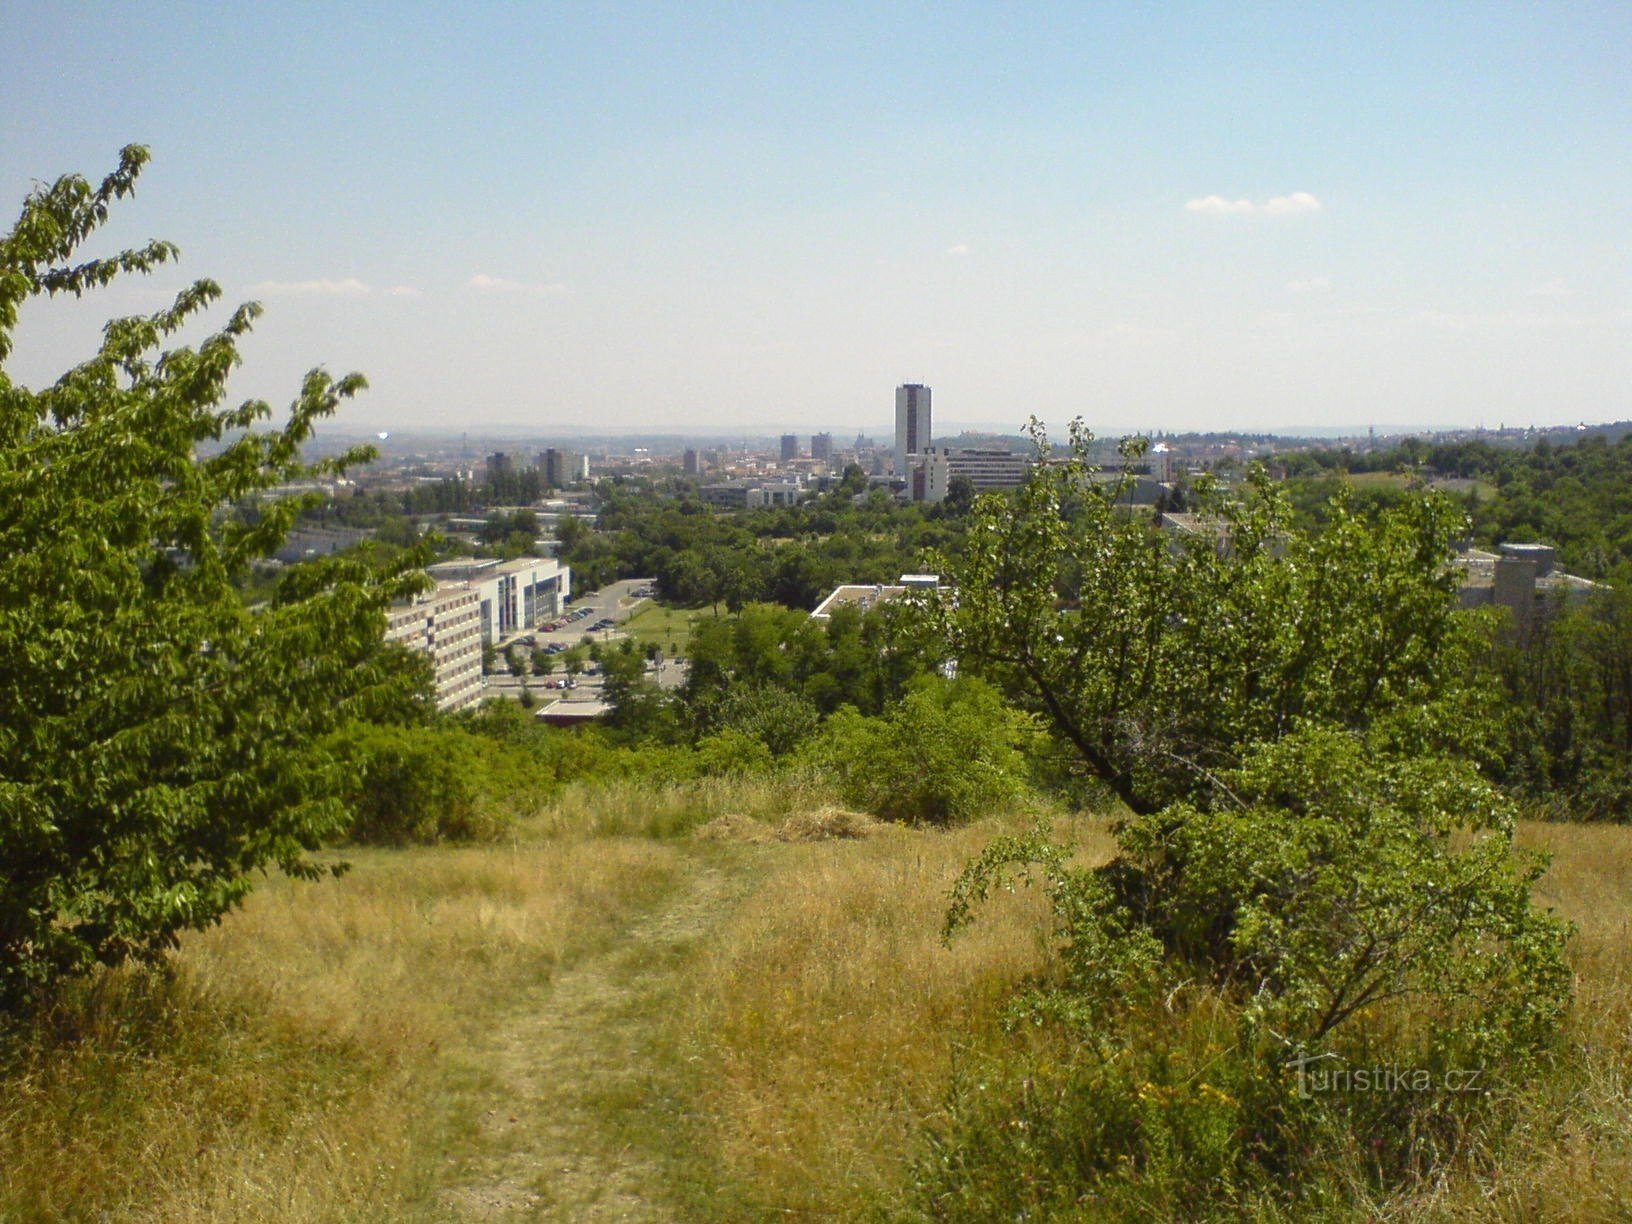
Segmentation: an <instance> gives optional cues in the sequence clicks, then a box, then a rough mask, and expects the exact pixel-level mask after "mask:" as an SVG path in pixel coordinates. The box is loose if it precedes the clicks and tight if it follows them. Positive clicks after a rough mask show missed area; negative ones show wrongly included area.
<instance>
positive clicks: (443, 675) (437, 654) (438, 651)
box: [385, 586, 482, 710]
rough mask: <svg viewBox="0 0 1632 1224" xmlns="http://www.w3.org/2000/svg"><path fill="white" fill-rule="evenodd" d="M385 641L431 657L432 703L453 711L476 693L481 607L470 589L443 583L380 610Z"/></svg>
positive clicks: (479, 675)
mask: <svg viewBox="0 0 1632 1224" xmlns="http://www.w3.org/2000/svg"><path fill="white" fill-rule="evenodd" d="M385 640H386V641H388V642H401V643H402V644H403V645H404V646H407V647H408V648H409V649H410V650H422V651H424V652H425V653H426V654H428V655H430V657H431V671H432V674H433V676H434V677H435V683H436V708H437V709H439V710H457V709H461V708H462V707H464V706H467V705H470V704H471V703H472V702H475V701H480V700H481V697H482V628H481V609H480V606H479V603H478V600H477V596H476V592H475V591H474V590H470V589H467V588H465V587H462V586H443V587H438V588H437V589H436V590H435V591H433V592H431V594H429V595H427V596H423V597H421V598H420V599H419V600H417V601H415V602H414V603H412V604H409V605H407V606H406V607H401V608H392V609H391V610H390V611H389V612H388V613H387V614H386V628H385Z"/></svg>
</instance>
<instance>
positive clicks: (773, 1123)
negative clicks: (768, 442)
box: [0, 784, 1632, 1222]
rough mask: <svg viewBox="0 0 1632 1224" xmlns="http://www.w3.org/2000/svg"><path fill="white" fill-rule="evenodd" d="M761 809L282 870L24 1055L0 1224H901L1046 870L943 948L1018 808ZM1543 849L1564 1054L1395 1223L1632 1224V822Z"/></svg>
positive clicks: (1039, 946)
mask: <svg viewBox="0 0 1632 1224" xmlns="http://www.w3.org/2000/svg"><path fill="white" fill-rule="evenodd" d="M735 797H736V798H737V799H738V800H740V801H741V802H740V804H739V805H737V806H736V807H733V805H732V802H731V800H732V798H733V795H732V793H731V792H730V791H729V790H728V789H726V790H721V789H719V787H718V785H717V784H716V789H715V790H714V791H711V792H709V793H706V794H704V793H701V792H699V791H697V790H695V789H691V790H688V789H687V788H670V791H669V792H666V793H664V794H652V793H646V794H644V796H642V794H641V793H640V792H639V788H638V787H634V786H633V785H630V786H628V787H624V788H623V789H622V790H621V791H620V790H619V788H617V787H615V786H614V787H610V788H607V787H603V788H599V789H595V788H587V789H585V790H582V791H576V792H575V791H568V792H566V793H565V794H564V797H563V799H562V800H561V801H558V802H557V804H556V805H555V806H554V807H553V808H552V809H551V810H550V811H548V812H546V813H544V814H543V815H542V816H541V817H539V818H537V819H536V820H533V821H531V822H529V823H527V824H526V825H524V826H522V829H521V832H520V833H519V835H518V836H517V838H516V839H515V840H514V841H513V842H511V843H509V844H505V845H495V846H488V847H479V848H459V849H420V850H403V851H358V852H354V853H352V854H351V855H350V856H349V857H350V858H351V859H352V862H353V869H352V870H351V872H350V873H349V874H348V875H346V876H345V877H343V878H342V879H340V880H337V881H329V882H324V883H320V884H316V885H306V884H295V883H290V882H287V881H282V880H273V881H268V882H267V883H266V885H265V886H264V887H262V888H261V889H260V891H259V892H257V893H256V894H255V895H254V896H253V897H252V898H251V900H250V902H249V904H248V905H247V906H246V907H245V908H244V909H243V910H242V911H241V912H239V913H237V914H235V915H233V916H231V917H230V918H229V919H228V920H227V921H226V922H225V923H223V924H222V925H221V927H219V928H218V929H216V930H214V931H211V932H209V933H207V934H204V935H201V936H196V937H192V938H189V939H188V940H186V941H185V944H184V947H183V949H182V951H181V952H180V954H179V955H177V956H176V957H175V959H174V970H173V972H172V973H170V974H168V975H144V974H134V973H118V974H109V975H107V976H106V977H105V978H104V979H103V980H101V981H100V982H97V983H95V984H93V985H91V986H89V987H87V988H86V989H84V990H82V991H78V992H76V993H74V994H73V995H72V996H71V997H69V998H67V999H65V1000H64V1001H63V1002H62V1003H61V1004H60V1005H59V1006H58V1007H57V1008H56V1009H55V1011H54V1012H53V1013H52V1014H51V1015H49V1016H47V1017H45V1018H43V1019H42V1020H41V1021H40V1022H39V1024H38V1025H37V1026H36V1028H35V1029H34V1030H33V1031H31V1032H29V1033H25V1034H23V1035H21V1036H20V1037H17V1038H15V1039H14V1040H13V1043H12V1048H11V1049H9V1050H8V1051H7V1054H6V1064H5V1069H4V1078H3V1079H0V1220H7V1221H11V1220H17V1221H28V1220H68V1221H73V1220H85V1221H100V1220H103V1219H107V1220H133V1221H161V1220H162V1221H182V1222H190V1221H200V1222H201V1221H206V1220H208V1221H218V1220H219V1221H271V1220H280V1221H281V1220H292V1221H343V1220H344V1221H350V1220H390V1219H407V1220H448V1219H483V1220H521V1219H562V1220H566V1219H597V1218H599V1219H624V1218H629V1219H640V1218H646V1219H672V1218H688V1219H743V1220H750V1219H767V1218H789V1219H821V1218H840V1219H843V1218H858V1217H872V1218H879V1217H883V1218H891V1217H895V1218H899V1217H903V1216H908V1215H910V1212H911V1209H910V1203H909V1197H908V1187H907V1185H906V1178H907V1175H908V1171H909V1169H910V1166H911V1161H912V1159H913V1157H914V1155H915V1153H916V1152H917V1151H919V1150H920V1146H921V1144H922V1142H923V1138H924V1135H925V1133H926V1128H929V1127H932V1126H934V1125H935V1124H936V1122H937V1121H938V1120H939V1119H940V1118H941V1116H942V1111H943V1109H944V1103H945V1099H946V1093H947V1088H948V1085H949V1082H950V1079H951V1076H952V1075H953V1073H954V1071H955V1070H956V1069H957V1068H959V1067H968V1066H971V1065H975V1064H976V1063H978V1060H979V1059H980V1058H981V1057H983V1056H992V1055H996V1054H998V1053H1000V1052H1001V1051H1002V1049H1003V1048H1004V1043H1006V1042H1009V1041H1011V1040H1013V1038H1011V1037H1008V1036H1006V1035H1004V1034H1003V1033H1002V1032H1001V1029H1000V1026H999V1024H998V1023H997V1018H998V1013H999V1011H1000V1008H1001V1005H1002V1002H1003V1000H1004V998H1005V996H1006V994H1007V992H1008V990H1009V988H1010V987H1011V986H1012V985H1013V984H1014V983H1015V982H1016V981H1017V980H1018V979H1020V978H1021V977H1023V976H1024V975H1026V974H1027V973H1030V972H1033V971H1035V970H1036V969H1038V968H1039V967H1041V966H1042V965H1043V964H1044V962H1045V958H1046V947H1045V945H1046V940H1045V934H1046V932H1045V931H1044V929H1043V911H1042V908H1041V906H1040V904H1039V898H1038V897H1037V896H1036V895H1035V893H1033V892H1028V891H1026V890H1024V889H1022V890H1021V891H1020V892H1019V893H1018V894H1016V895H1015V896H1012V897H1009V896H1002V897H998V898H995V899H994V901H993V902H992V903H991V905H990V906H989V907H988V909H987V911H986V912H985V913H984V914H983V917H982V920H981V921H980V922H979V923H977V924H976V926H975V927H974V928H973V929H972V930H971V931H970V932H969V933H967V934H966V935H964V936H962V937H960V938H959V939H958V940H957V941H956V942H954V943H953V944H952V945H951V946H950V947H947V946H945V945H943V944H942V943H941V940H940V934H939V932H940V921H941V917H942V912H943V909H944V905H945V900H946V893H947V889H948V887H949V886H950V884H951V882H952V879H953V877H954V876H955V875H956V873H957V871H958V869H959V868H960V867H961V866H962V864H963V863H964V862H965V861H966V860H967V859H968V858H969V857H971V856H972V855H973V854H974V853H976V852H977V851H978V850H979V849H980V848H981V847H983V846H984V845H985V844H986V842H987V841H988V840H989V839H990V838H991V837H992V836H993V835H994V834H995V833H996V832H998V831H1000V830H1001V829H1002V828H1004V827H1012V826H1013V825H1014V824H1015V823H1016V822H1017V821H1019V820H1021V819H1023V818H1020V817H1016V818H1014V820H1011V821H996V820H994V821H989V822H983V823H980V824H976V825H973V826H970V827H967V828H963V829H959V830H954V831H950V832H938V831H929V830H909V829H902V828H893V827H881V828H876V829H873V830H872V835H871V836H867V837H863V838H835V839H832V840H815V841H810V840H788V841H784V840H781V839H779V838H777V837H774V836H768V835H767V836H759V835H754V834H755V826H756V823H757V826H758V827H759V828H761V829H763V830H766V831H767V833H768V832H769V831H770V830H771V829H773V827H774V826H775V825H776V824H778V823H779V822H780V821H779V818H780V816H781V815H783V814H785V813H786V812H788V811H790V810H793V809H795V808H797V807H798V806H799V805H800V803H801V802H803V803H805V806H815V805H814V803H811V802H809V801H808V797H804V798H803V799H802V797H801V796H799V795H798V794H796V793H790V792H786V791H784V790H778V789H776V788H766V787H758V788H756V787H755V786H753V785H751V784H750V785H748V786H747V787H745V788H744V793H742V794H738V795H736V796H735ZM597 803H599V804H600V806H599V808H598V809H597V810H595V811H593V812H591V811H590V810H589V809H590V808H591V806H593V805H595V804H597ZM779 805H780V807H779ZM575 811H576V812H577V813H578V816H577V818H575V817H574V812H575ZM744 812H745V813H747V819H746V821H745V820H744V819H742V818H740V817H739V819H737V820H727V821H725V822H724V823H723V824H721V825H719V826H718V828H719V829H721V830H723V831H724V833H723V836H720V837H713V838H711V837H699V836H696V835H694V834H692V833H687V832H684V830H685V829H686V828H688V827H691V826H695V825H697V824H698V823H700V822H701V821H703V820H705V819H713V818H715V817H719V816H721V815H726V814H732V813H744ZM1070 824H1071V826H1072V830H1073V834H1074V836H1075V837H1076V840H1077V842H1078V844H1079V846H1080V847H1081V849H1082V851H1083V853H1084V854H1085V855H1086V856H1089V857H1096V856H1103V855H1104V854H1106V853H1108V852H1109V849H1110V842H1109V839H1108V836H1107V834H1106V832H1105V829H1104V826H1103V824H1102V823H1101V822H1098V821H1093V820H1079V821H1072V822H1070ZM809 830H810V826H809V823H808V822H807V825H806V826H805V831H804V832H800V831H798V830H795V831H794V832H793V833H790V834H789V835H790V836H810V835H815V834H812V833H810V831H809ZM818 832H819V831H818ZM1522 840H1523V841H1524V842H1526V843H1527V844H1532V845H1539V846H1543V847H1545V848H1547V849H1549V850H1551V851H1552V852H1553V853H1554V854H1555V856H1556V858H1555V863H1554V866H1553V868H1552V870H1551V871H1550V872H1549V874H1548V875H1547V877H1546V878H1545V879H1544V880H1543V882H1542V885H1541V889H1540V895H1541V898H1542V899H1543V900H1544V901H1545V902H1546V903H1548V904H1553V905H1556V906H1557V908H1559V909H1560V910H1561V911H1562V912H1564V913H1565V914H1566V915H1567V916H1569V917H1570V918H1571V919H1573V920H1574V921H1575V922H1576V923H1577V924H1578V925H1579V927H1580V934H1579V935H1578V937H1577V939H1576V941H1575V945H1574V949H1573V957H1574V964H1575V967H1576V969H1577V972H1578V1004H1577V1011H1576V1016H1575V1018H1574V1021H1573V1023H1572V1028H1571V1033H1570V1050H1569V1053H1568V1058H1567V1066H1566V1068H1565V1070H1564V1071H1563V1072H1562V1073H1561V1075H1560V1076H1559V1077H1558V1082H1557V1085H1556V1090H1550V1091H1549V1094H1548V1095H1547V1096H1546V1097H1545V1099H1543V1100H1541V1101H1539V1102H1538V1104H1537V1106H1536V1108H1535V1109H1534V1110H1533V1111H1532V1115H1530V1116H1527V1118H1526V1120H1525V1123H1524V1127H1525V1129H1524V1130H1523V1131H1522V1132H1521V1135H1520V1137H1519V1139H1520V1141H1518V1142H1515V1143H1513V1144H1510V1145H1509V1149H1507V1150H1504V1153H1503V1155H1502V1158H1501V1162H1500V1164H1499V1166H1498V1173H1497V1175H1495V1176H1488V1175H1486V1176H1478V1177H1476V1176H1473V1175H1471V1174H1470V1175H1466V1176H1461V1177H1457V1178H1452V1179H1451V1180H1449V1181H1448V1182H1447V1183H1446V1184H1444V1185H1441V1186H1435V1187H1425V1188H1423V1190H1422V1192H1421V1193H1419V1194H1418V1195H1417V1196H1415V1197H1414V1198H1413V1199H1411V1200H1409V1201H1404V1202H1393V1203H1389V1204H1382V1205H1379V1212H1382V1211H1385V1210H1386V1213H1387V1214H1388V1215H1389V1217H1390V1218H1399V1219H1501V1220H1512V1221H1520V1220H1560V1221H1563V1220H1614V1219H1627V1218H1632V830H1629V829H1625V828H1617V827H1604V826H1565V825H1530V826H1526V827H1525V828H1524V830H1523V833H1522ZM568 996H570V997H568ZM523 1003H524V1004H525V1006H523ZM532 1043H537V1051H538V1052H537V1057H538V1058H539V1059H544V1058H545V1057H546V1053H547V1056H548V1058H549V1059H550V1060H552V1061H551V1062H550V1064H549V1067H548V1068H547V1071H548V1073H547V1074H543V1073H541V1074H538V1075H533V1074H530V1073H529V1071H528V1070H527V1069H526V1066H525V1063H526V1060H527V1059H529V1058H531V1057H533V1055H534V1050H535V1046H534V1044H532ZM546 1046H547V1047H548V1050H547V1051H546V1050H545V1047H546ZM518 1060H519V1061H518ZM552 1085H555V1087H552ZM553 1091H559V1092H560V1093H562V1094H567V1095H570V1100H568V1099H566V1098H565V1096H563V1099H562V1100H559V1101H556V1100H552V1098H551V1093H552V1092H553Z"/></svg>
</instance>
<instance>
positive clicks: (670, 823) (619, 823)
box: [527, 777, 821, 837]
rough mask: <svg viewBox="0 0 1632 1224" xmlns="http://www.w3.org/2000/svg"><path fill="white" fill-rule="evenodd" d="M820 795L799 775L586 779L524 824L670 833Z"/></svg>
mask: <svg viewBox="0 0 1632 1224" xmlns="http://www.w3.org/2000/svg"><path fill="white" fill-rule="evenodd" d="M820 802H821V796H820V795H819V794H818V793H817V792H815V791H813V790H811V789H810V788H809V787H808V785H807V784H806V783H805V782H804V781H803V780H801V779H797V778H787V777H769V778H729V777H727V778H693V779H687V780H684V781H677V782H669V783H654V782H650V781H647V780H645V779H641V778H612V779H586V780H583V781H578V782H572V783H569V784H568V785H566V786H565V787H563V788H562V789H561V791H560V793H559V794H558V795H557V796H556V797H555V799H554V800H553V801H552V802H551V803H550V804H549V805H548V806H547V807H545V809H544V810H543V811H542V812H541V813H540V814H539V816H538V817H537V819H536V820H535V821H533V822H531V823H530V824H529V825H528V826H527V827H528V829H529V830H530V831H535V832H541V833H544V834H547V835H550V836H557V835H561V834H564V833H570V834H573V835H581V836H587V837H674V836H677V835H680V834H684V833H690V832H692V831H693V830H696V829H698V828H699V827H700V826H702V825H706V824H708V823H709V822H710V821H713V820H716V819H718V818H719V817H722V816H730V817H733V818H742V819H745V820H749V821H756V822H759V823H760V824H768V823H776V822H779V821H781V820H782V819H783V818H784V817H785V816H786V815H787V813H789V812H796V811H802V810H804V809H806V808H810V807H814V806H817V805H818V804H819V803H820Z"/></svg>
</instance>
